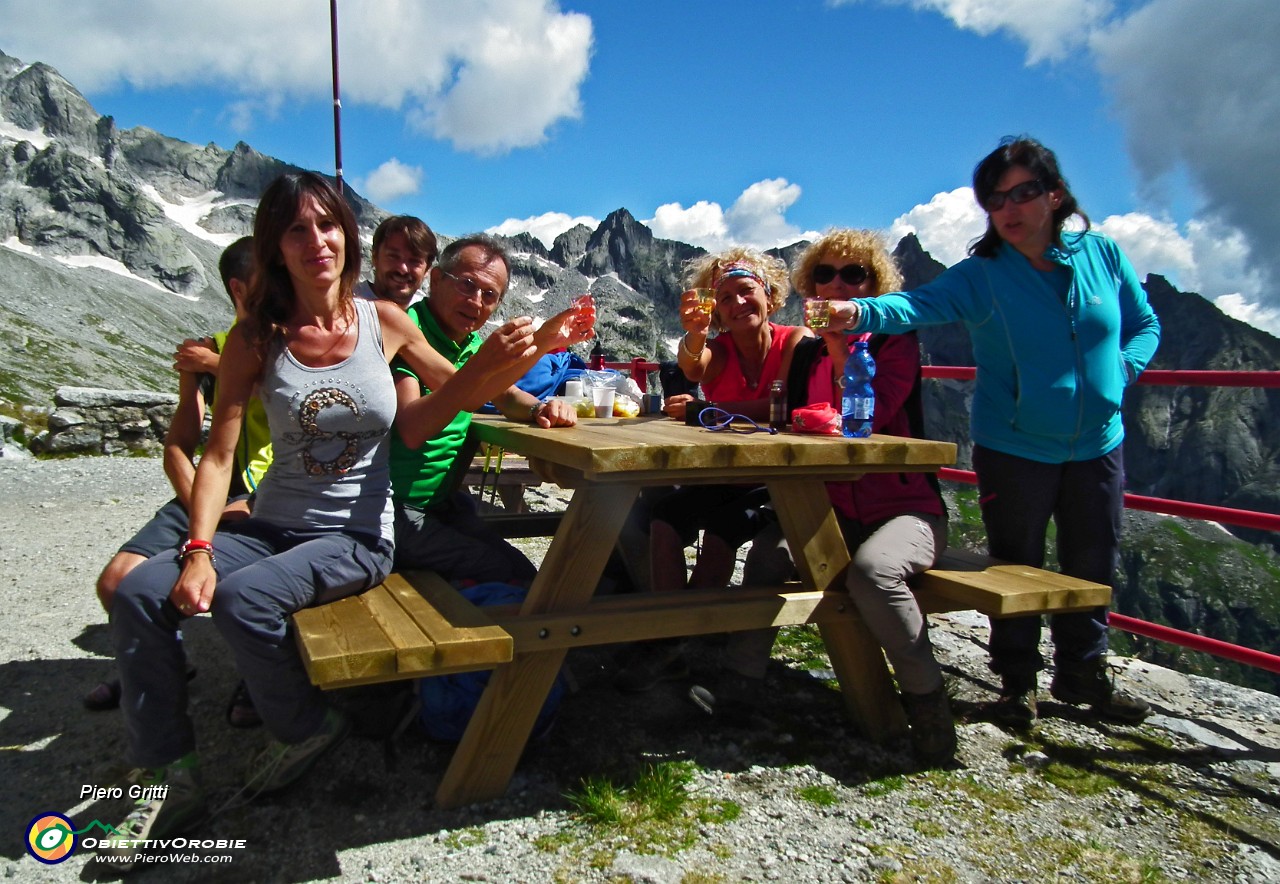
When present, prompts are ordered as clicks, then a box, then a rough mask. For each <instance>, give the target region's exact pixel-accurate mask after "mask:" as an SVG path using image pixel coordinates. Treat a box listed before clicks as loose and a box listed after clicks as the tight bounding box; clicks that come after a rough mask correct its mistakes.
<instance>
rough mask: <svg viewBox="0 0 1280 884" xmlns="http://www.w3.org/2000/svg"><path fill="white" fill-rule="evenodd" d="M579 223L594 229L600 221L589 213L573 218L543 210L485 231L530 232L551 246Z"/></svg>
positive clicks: (509, 233) (508, 233)
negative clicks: (558, 237)
mask: <svg viewBox="0 0 1280 884" xmlns="http://www.w3.org/2000/svg"><path fill="white" fill-rule="evenodd" d="M579 224H583V225H586V226H587V227H590V228H591V229H592V230H595V229H596V228H597V227H599V226H600V221H599V220H598V219H596V218H592V217H591V216H590V215H579V216H577V217H576V218H573V217H570V216H569V215H566V214H565V213H564V212H544V213H543V214H541V215H534V216H532V217H530V218H524V219H520V218H508V219H507V220H506V221H503V222H502V223H501V224H499V225H497V226H496V227H490V228H489V229H487V230H486V231H485V233H492V234H496V235H498V236H515V235H516V234H517V233H530V234H533V236H534V237H536V238H537V239H538V241H539V242H541V243H542V244H543V245H544V246H546V247H547V248H551V247H552V246H553V245H555V241H556V237H557V236H559V235H560V234H562V233H564V232H565V231H566V230H569V229H571V228H573V227H577V226H578V225H579Z"/></svg>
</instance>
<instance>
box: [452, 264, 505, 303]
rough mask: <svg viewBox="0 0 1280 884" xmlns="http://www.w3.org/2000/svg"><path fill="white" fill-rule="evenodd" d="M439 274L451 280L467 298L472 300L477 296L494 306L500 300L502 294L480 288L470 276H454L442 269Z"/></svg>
mask: <svg viewBox="0 0 1280 884" xmlns="http://www.w3.org/2000/svg"><path fill="white" fill-rule="evenodd" d="M440 272H441V273H443V274H444V275H445V276H447V277H449V278H450V279H452V280H453V283H454V285H456V286H457V287H458V288H459V289H460V290H461V291H462V294H463V295H465V296H466V297H467V298H474V297H475V296H476V295H479V296H480V300H481V301H483V302H484V303H486V304H496V303H498V302H499V301H500V300H502V292H495V291H494V290H493V289H486V288H482V287H481V286H480V284H479V283H478V282H476V281H475V280H474V279H472V278H471V277H470V276H454V275H453V274H452V273H450V272H449V271H448V270H445V269H443V268H441V270H440Z"/></svg>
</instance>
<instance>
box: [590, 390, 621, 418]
mask: <svg viewBox="0 0 1280 884" xmlns="http://www.w3.org/2000/svg"><path fill="white" fill-rule="evenodd" d="M616 392H617V391H616V390H614V389H613V387H592V388H591V402H592V404H593V405H595V407H596V417H613V397H614V395H615V394H616Z"/></svg>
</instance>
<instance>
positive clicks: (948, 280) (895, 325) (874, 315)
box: [851, 258, 991, 334]
mask: <svg viewBox="0 0 1280 884" xmlns="http://www.w3.org/2000/svg"><path fill="white" fill-rule="evenodd" d="M975 260H977V259H974V258H969V259H967V260H965V261H961V262H960V263H959V264H956V265H955V266H954V267H951V268H950V269H949V270H946V271H945V272H943V273H942V274H941V275H940V276H939V277H938V278H937V279H935V280H934V281H933V282H931V283H928V284H927V285H922V286H920V288H917V289H912V290H911V291H909V292H888V293H886V294H883V295H881V296H880V297H878V298H859V299H858V300H857V304H858V306H859V307H861V308H862V313H861V316H860V318H859V321H858V326H857V327H856V328H854V329H851V331H853V332H888V333H889V334H902V333H903V332H908V331H911V330H913V329H916V328H921V327H923V326H929V325H947V324H948V323H952V322H957V321H965V322H974V323H977V322H981V321H982V320H983V319H984V318H985V316H986V315H989V314H990V312H991V308H990V305H986V306H983V305H980V304H979V303H978V292H977V287H976V286H975V285H974V284H973V281H972V280H971V279H970V274H971V273H973V272H975V271H978V272H980V271H981V268H980V267H978V266H977V265H976V264H974V261H975ZM980 314H982V315H980Z"/></svg>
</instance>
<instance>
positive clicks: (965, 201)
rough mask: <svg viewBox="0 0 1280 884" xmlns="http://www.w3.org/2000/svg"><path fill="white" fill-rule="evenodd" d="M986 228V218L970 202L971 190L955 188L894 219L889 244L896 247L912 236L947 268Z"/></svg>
mask: <svg viewBox="0 0 1280 884" xmlns="http://www.w3.org/2000/svg"><path fill="white" fill-rule="evenodd" d="M986 229H987V216H986V213H985V212H983V211H982V209H980V208H978V204H977V202H975V201H974V199H973V190H972V189H971V188H968V187H958V188H956V189H955V190H952V191H950V192H948V193H939V194H937V195H935V196H934V198H933V199H931V200H929V202H927V203H925V204H924V205H922V206H916V207H915V208H914V209H912V210H911V211H909V212H907V213H906V214H905V215H899V216H898V217H897V218H895V219H894V220H893V223H892V224H891V225H889V242H891V243H894V244H895V245H896V244H897V242H898V240H900V239H902V238H903V237H904V236H906V235H907V234H908V233H914V234H915V235H916V237H917V238H918V239H919V240H920V245H921V246H923V247H924V250H925V251H926V252H928V253H929V254H930V255H931V256H932V257H933V259H934V260H935V261H940V262H941V263H943V264H945V265H946V266H948V267H950V266H951V265H952V264H955V263H957V262H958V261H960V260H962V259H963V258H964V257H965V256H966V255H968V253H969V252H968V249H969V243H971V242H973V241H974V240H975V239H977V238H978V237H980V236H982V231H984V230H986Z"/></svg>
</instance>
